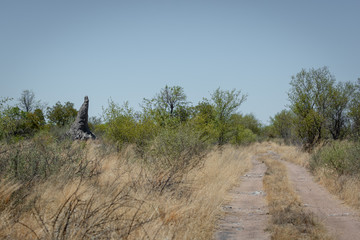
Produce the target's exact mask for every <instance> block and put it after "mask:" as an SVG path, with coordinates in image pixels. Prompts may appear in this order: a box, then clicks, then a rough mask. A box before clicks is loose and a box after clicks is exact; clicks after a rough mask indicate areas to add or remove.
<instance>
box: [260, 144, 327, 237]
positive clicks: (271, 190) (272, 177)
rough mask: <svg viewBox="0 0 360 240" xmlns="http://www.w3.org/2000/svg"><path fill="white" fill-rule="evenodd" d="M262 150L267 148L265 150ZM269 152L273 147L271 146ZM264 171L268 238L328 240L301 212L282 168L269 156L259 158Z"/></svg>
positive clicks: (313, 221) (314, 223) (316, 224)
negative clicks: (270, 234)
mask: <svg viewBox="0 0 360 240" xmlns="http://www.w3.org/2000/svg"><path fill="white" fill-rule="evenodd" d="M265 147H266V148H268V147H269V145H268V144H267V146H265ZM271 147H272V148H273V146H271ZM260 160H263V161H264V162H265V164H266V165H267V167H268V169H267V171H266V173H265V177H264V180H263V182H264V188H265V191H266V193H267V201H268V205H269V213H270V215H271V216H272V217H271V223H270V227H269V230H270V231H271V233H272V236H271V238H272V239H277V240H282V239H284V240H287V239H330V238H329V237H328V236H327V234H326V231H325V228H324V227H323V226H322V225H321V224H320V223H319V222H318V221H317V220H316V218H315V216H314V215H313V214H312V213H310V212H307V211H305V209H304V208H303V207H302V203H301V201H300V200H299V197H298V196H297V195H296V193H295V192H294V190H293V189H292V187H291V185H290V183H289V180H288V177H287V171H286V167H285V166H284V165H283V164H282V163H280V162H279V161H277V160H274V159H271V155H270V154H263V155H261V158H260Z"/></svg>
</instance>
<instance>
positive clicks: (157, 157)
mask: <svg viewBox="0 0 360 240" xmlns="http://www.w3.org/2000/svg"><path fill="white" fill-rule="evenodd" d="M206 147H207V145H206V144H205V142H204V141H202V140H201V135H200V134H199V133H198V132H197V131H196V130H195V129H194V128H193V127H192V126H191V125H180V126H178V127H176V128H172V127H165V128H162V129H161V130H160V131H159V133H158V134H157V136H156V137H155V138H154V139H153V140H152V141H150V144H149V150H148V151H147V154H146V156H147V161H148V163H150V164H152V165H153V166H154V167H155V168H157V169H162V170H166V169H169V170H170V171H172V172H178V171H181V170H185V169H188V168H189V167H194V166H195V165H196V164H197V163H198V161H199V160H200V159H201V158H202V157H203V156H204V150H206Z"/></svg>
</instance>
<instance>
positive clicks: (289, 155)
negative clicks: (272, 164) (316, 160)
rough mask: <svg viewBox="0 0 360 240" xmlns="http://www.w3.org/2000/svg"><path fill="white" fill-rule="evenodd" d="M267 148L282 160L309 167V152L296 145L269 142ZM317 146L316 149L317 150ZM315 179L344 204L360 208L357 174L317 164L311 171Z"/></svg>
mask: <svg viewBox="0 0 360 240" xmlns="http://www.w3.org/2000/svg"><path fill="white" fill-rule="evenodd" d="M267 144H268V147H269V148H268V149H269V150H270V149H271V150H272V151H274V152H276V153H278V154H280V155H281V157H282V159H283V160H286V161H289V162H292V163H295V164H298V165H300V166H303V167H309V162H310V158H311V154H309V153H307V152H304V151H302V150H301V148H298V147H296V146H287V145H279V144H276V143H273V142H269V143H267ZM319 148H321V146H320V147H318V149H317V150H319ZM312 173H313V174H314V176H315V177H316V179H317V181H318V182H319V183H320V184H321V185H323V186H325V187H326V189H327V190H328V191H329V192H331V193H332V194H334V195H336V196H338V197H339V198H340V199H342V200H344V201H345V202H346V204H348V205H350V206H352V207H355V208H356V209H360V179H359V178H358V177H357V176H346V175H339V174H338V173H337V172H336V171H334V170H332V169H330V168H325V167H321V166H318V167H317V168H316V169H314V171H312Z"/></svg>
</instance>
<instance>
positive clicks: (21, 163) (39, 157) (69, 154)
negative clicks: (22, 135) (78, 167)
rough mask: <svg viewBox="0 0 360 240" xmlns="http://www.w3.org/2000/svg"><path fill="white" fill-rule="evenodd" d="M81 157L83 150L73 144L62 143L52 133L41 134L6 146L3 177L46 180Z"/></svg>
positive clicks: (0, 167)
mask: <svg viewBox="0 0 360 240" xmlns="http://www.w3.org/2000/svg"><path fill="white" fill-rule="evenodd" d="M81 158H82V151H81V149H80V148H77V149H73V147H72V141H62V142H59V141H57V140H56V139H55V138H54V137H53V136H51V134H49V133H47V132H41V133H39V134H38V135H36V136H35V137H33V138H32V139H30V140H23V141H18V142H16V143H12V144H8V145H6V146H4V151H3V152H2V153H1V154H0V176H1V178H10V179H16V180H19V181H30V180H33V179H45V178H47V177H49V176H51V175H52V174H54V173H56V172H58V171H60V170H61V167H62V166H63V165H64V164H70V163H75V162H78V161H79V160H80V159H81Z"/></svg>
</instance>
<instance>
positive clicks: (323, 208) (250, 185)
mask: <svg viewBox="0 0 360 240" xmlns="http://www.w3.org/2000/svg"><path fill="white" fill-rule="evenodd" d="M267 156H268V157H269V158H272V159H275V160H277V161H280V162H281V163H283V164H284V165H285V166H286V167H287V173H288V178H289V181H290V182H291V184H292V185H293V188H294V190H295V191H296V193H297V194H298V195H299V197H300V199H301V201H302V203H303V206H305V207H306V209H308V210H309V211H312V212H313V213H314V214H315V215H316V216H317V217H318V219H320V221H321V222H322V223H323V224H324V226H325V227H326V229H327V231H328V232H329V233H330V234H331V235H332V236H333V237H334V239H341V240H342V239H360V217H359V212H357V211H356V210H353V209H352V208H350V207H348V206H346V205H344V203H343V202H342V201H341V200H339V199H338V198H337V197H335V196H333V195H331V194H330V193H329V192H328V191H327V190H326V189H325V188H323V187H322V186H320V185H319V184H317V183H315V182H314V180H313V177H312V176H311V174H310V173H309V172H308V171H307V170H306V169H305V168H303V167H301V166H298V165H295V164H292V163H289V162H286V161H283V160H281V156H280V155H278V154H277V153H275V152H272V151H268V153H267ZM256 159H257V157H256V156H254V157H253V169H252V170H250V171H249V172H248V173H247V174H246V175H244V176H243V177H241V180H240V181H241V183H240V185H239V186H237V187H236V188H234V189H233V190H232V191H231V192H230V193H229V196H228V197H229V199H231V201H229V204H228V205H226V206H224V211H225V212H226V215H225V217H224V219H221V220H220V221H219V223H218V227H217V232H216V234H215V239H218V240H225V239H270V233H269V232H266V231H265V229H266V228H267V225H268V222H269V221H268V219H269V217H270V216H269V215H267V212H268V210H267V206H266V200H265V196H266V193H265V192H264V191H263V188H262V179H263V176H264V173H265V171H266V166H265V164H264V163H261V162H259V161H257V160H256Z"/></svg>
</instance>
